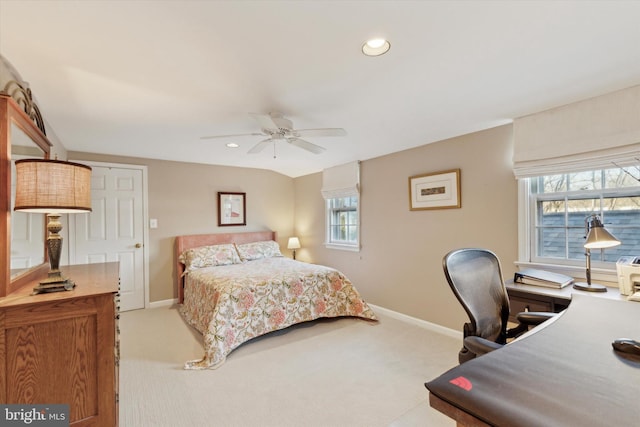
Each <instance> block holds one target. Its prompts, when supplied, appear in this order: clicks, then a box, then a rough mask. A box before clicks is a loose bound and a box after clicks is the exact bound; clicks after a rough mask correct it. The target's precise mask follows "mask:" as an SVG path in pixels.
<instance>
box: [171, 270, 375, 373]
mask: <svg viewBox="0 0 640 427" xmlns="http://www.w3.org/2000/svg"><path fill="white" fill-rule="evenodd" d="M180 313H181V314H182V316H183V318H184V319H185V320H186V321H187V322H188V323H189V324H190V325H192V326H193V327H194V328H196V329H197V330H198V331H200V332H201V333H202V334H203V336H204V348H205V355H204V357H203V358H202V359H200V360H193V361H189V362H186V363H185V369H215V368H217V367H219V366H220V365H222V364H223V363H224V361H225V359H226V357H227V355H228V354H229V353H231V351H233V349H235V348H236V347H238V346H239V345H240V344H242V343H244V342H246V341H248V340H250V339H252V338H255V337H258V336H260V335H264V334H266V333H268V332H272V331H275V330H278V329H283V328H286V327H289V326H291V325H294V324H296V323H301V322H306V321H309V320H314V319H319V318H322V317H339V316H356V317H361V318H364V319H371V320H376V316H375V314H374V313H373V311H372V310H371V308H369V306H368V305H367V303H366V302H365V301H364V300H363V299H362V298H361V297H360V294H359V293H358V291H357V290H356V288H355V287H354V286H353V284H352V283H351V282H350V281H349V279H347V278H346V277H345V276H344V275H343V274H342V273H341V272H339V271H338V270H335V269H333V268H330V267H325V266H320V265H314V264H307V263H303V262H299V261H294V260H291V259H289V258H284V257H273V258H262V259H258V260H254V261H249V262H246V263H244V264H233V265H224V266H217V267H207V268H202V269H197V270H192V271H190V272H189V273H188V275H187V277H186V280H185V289H184V303H183V304H182V306H181V307H180Z"/></svg>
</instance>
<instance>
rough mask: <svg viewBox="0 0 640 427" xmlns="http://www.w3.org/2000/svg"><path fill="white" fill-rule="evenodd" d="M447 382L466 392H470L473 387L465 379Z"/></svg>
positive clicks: (460, 378) (459, 378)
mask: <svg viewBox="0 0 640 427" xmlns="http://www.w3.org/2000/svg"><path fill="white" fill-rule="evenodd" d="M449 382H450V383H451V384H453V385H457V386H458V387H460V388H462V389H464V390H466V391H470V390H471V389H472V388H473V385H472V384H471V381H469V380H468V379H466V378H465V377H458V378H454V379H452V380H451V381H449Z"/></svg>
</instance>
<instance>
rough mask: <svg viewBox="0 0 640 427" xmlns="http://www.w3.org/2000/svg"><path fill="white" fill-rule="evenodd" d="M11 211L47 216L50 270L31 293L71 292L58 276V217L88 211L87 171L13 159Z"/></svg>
mask: <svg viewBox="0 0 640 427" xmlns="http://www.w3.org/2000/svg"><path fill="white" fill-rule="evenodd" d="M15 164H16V200H15V206H14V210H16V211H22V212H35V213H45V214H47V220H48V222H47V230H48V236H47V254H48V255H49V265H50V270H49V274H48V277H47V278H46V279H45V280H43V281H42V282H40V284H39V285H38V286H36V287H35V288H34V289H33V291H34V294H38V293H44V292H58V291H65V290H71V289H73V288H74V286H75V284H74V283H73V282H72V281H70V280H69V279H67V278H65V277H63V276H62V273H61V272H60V255H61V253H62V237H61V236H60V234H59V233H60V231H61V230H62V223H60V215H61V214H66V213H80V212H91V168H90V167H89V166H86V165H82V164H79V163H73V162H65V161H60V160H45V159H24V160H16V162H15Z"/></svg>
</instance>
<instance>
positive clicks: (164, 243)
mask: <svg viewBox="0 0 640 427" xmlns="http://www.w3.org/2000/svg"><path fill="white" fill-rule="evenodd" d="M68 158H69V159H74V160H86V161H98V162H105V163H121V164H132V165H145V166H147V173H148V189H149V205H148V208H149V218H156V219H157V220H158V228H156V229H150V230H149V247H148V248H147V249H148V252H149V300H150V301H151V302H153V301H162V300H167V299H172V298H177V295H178V294H177V290H176V289H174V284H173V278H174V274H175V272H174V266H173V244H174V238H175V236H177V235H183V234H201V233H226V232H238V231H259V230H275V231H276V232H277V233H278V240H279V243H280V246H281V247H282V248H285V247H286V240H287V238H288V237H289V236H290V235H291V234H292V229H293V208H294V203H293V200H294V189H293V180H292V179H291V178H290V177H287V176H284V175H281V174H279V173H275V172H272V171H267V170H263V169H251V168H237V167H227V166H212V165H203V164H196V163H182V162H171V161H164V160H150V159H140V158H130V157H120V156H109V155H99V154H90V153H79V152H73V151H70V152H69V153H68ZM218 191H233V192H244V193H247V226H243V227H218V225H217V224H218V220H217V217H218V214H217V192H218ZM284 251H285V250H284V249H283V252H284Z"/></svg>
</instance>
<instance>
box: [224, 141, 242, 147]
mask: <svg viewBox="0 0 640 427" xmlns="http://www.w3.org/2000/svg"><path fill="white" fill-rule="evenodd" d="M227 147H229V148H238V147H240V146H239V145H238V144H236V143H235V142H230V143H228V144H227Z"/></svg>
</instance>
